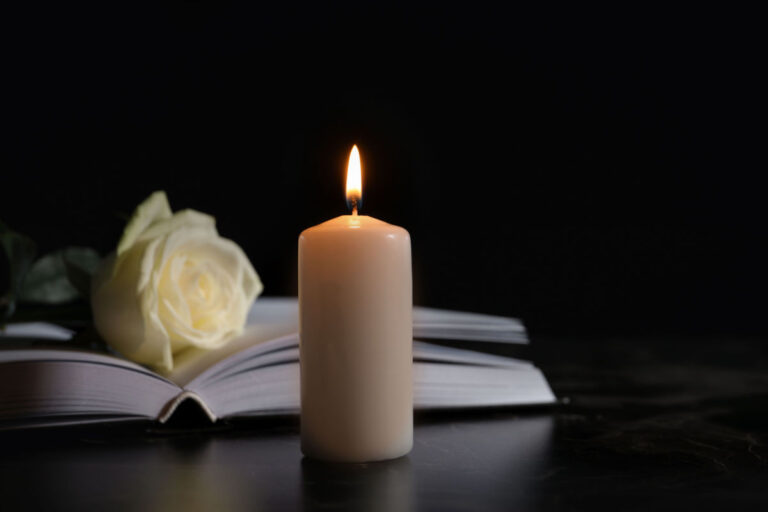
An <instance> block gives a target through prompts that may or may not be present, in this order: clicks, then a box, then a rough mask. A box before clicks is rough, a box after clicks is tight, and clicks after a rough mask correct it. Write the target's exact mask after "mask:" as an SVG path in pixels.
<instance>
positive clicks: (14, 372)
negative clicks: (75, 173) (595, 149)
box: [0, 298, 555, 429]
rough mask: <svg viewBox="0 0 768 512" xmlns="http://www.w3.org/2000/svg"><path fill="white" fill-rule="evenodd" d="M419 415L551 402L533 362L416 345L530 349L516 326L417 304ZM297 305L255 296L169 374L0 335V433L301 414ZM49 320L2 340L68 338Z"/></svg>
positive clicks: (416, 392)
mask: <svg viewBox="0 0 768 512" xmlns="http://www.w3.org/2000/svg"><path fill="white" fill-rule="evenodd" d="M413 319H414V325H413V332H414V338H415V340H416V341H414V347H413V358H414V406H415V407H416V408H417V409H430V408H459V407H480V406H502V405H522V404H547V403H552V402H554V401H555V397H554V395H553V394H552V391H551V390H550V388H549V385H548V384H547V381H546V379H545V378H544V376H543V375H542V373H541V372H540V371H539V370H538V369H537V368H536V367H534V366H533V365H532V364H531V363H529V362H526V361H521V360H517V359H512V358H508V357H503V356H498V355H492V354H487V353H483V352H478V351H474V350H465V349H459V348H453V347H446V346H442V345H435V344H433V343H428V342H426V341H423V340H427V339H443V340H476V341H491V342H502V343H527V337H526V333H525V328H524V327H523V325H522V323H521V322H520V321H519V320H516V319H513V318H503V317H496V316H489V315H481V314H475V313H463V312H456V311H445V310H436V309H427V308H419V307H416V308H414V315H413ZM297 324H298V305H297V301H296V299H295V298H261V299H259V300H258V301H256V303H255V304H254V306H253V307H252V309H251V311H250V313H249V316H248V325H247V326H246V329H245V331H244V333H243V334H242V335H241V336H240V337H238V338H236V339H235V340H233V341H232V342H231V343H229V344H227V345H226V346H224V347H222V348H220V349H217V350H213V351H202V350H188V351H186V352H185V353H183V354H182V356H181V357H180V358H178V360H177V363H176V368H175V369H174V371H173V372H172V373H171V374H170V375H167V376H161V375H158V374H156V373H154V372H152V371H150V370H148V369H147V368H145V367H143V366H140V365H137V364H134V363H132V362H130V361H126V360H125V359H121V358H118V357H113V356H109V355H105V354H100V353H96V352H87V351H83V350H74V349H66V348H5V349H3V342H4V340H3V339H2V338H0V429H2V428H6V429H7V428H25V427H32V426H53V425H65V424H79V423H94V422H105V421H121V420H122V421H125V420H138V419H150V420H158V421H160V422H161V423H164V422H166V421H167V420H168V419H169V418H170V417H171V416H172V415H173V413H174V411H175V410H176V409H177V407H178V406H179V404H181V403H182V402H184V401H185V400H193V401H195V402H197V403H198V404H199V406H200V407H201V408H202V410H203V411H204V412H205V414H206V415H207V416H208V417H209V418H210V420H211V421H212V422H213V421H217V420H218V419H226V418H232V417H241V416H253V415H268V414H295V413H298V411H299V339H298V326H297ZM71 335H72V333H69V332H68V331H66V330H63V329H61V328H57V327H56V326H52V325H49V324H35V325H30V324H26V325H21V324H19V325H17V326H14V325H10V326H8V328H7V329H6V332H5V333H4V335H3V336H5V337H8V336H15V337H37V338H47V339H59V340H61V339H66V338H67V337H68V336H71Z"/></svg>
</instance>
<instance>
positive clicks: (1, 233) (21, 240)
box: [0, 222, 37, 324]
mask: <svg viewBox="0 0 768 512" xmlns="http://www.w3.org/2000/svg"><path fill="white" fill-rule="evenodd" d="M0 247H1V248H2V250H3V251H4V252H5V255H6V257H7V259H8V290H7V291H6V292H5V295H3V296H2V297H0V324H2V323H3V322H4V321H5V320H7V319H9V318H10V317H11V316H12V315H13V312H14V311H15V310H16V300H17V298H18V296H19V294H20V293H21V288H22V286H23V284H24V281H25V278H26V276H27V273H28V272H29V270H30V268H31V266H32V262H33V261H34V259H35V254H36V253H37V246H36V245H35V243H34V242H33V241H32V240H31V239H30V238H28V237H26V236H24V235H22V234H19V233H16V232H15V231H11V229H10V228H8V227H7V226H6V225H5V224H3V223H2V222H0Z"/></svg>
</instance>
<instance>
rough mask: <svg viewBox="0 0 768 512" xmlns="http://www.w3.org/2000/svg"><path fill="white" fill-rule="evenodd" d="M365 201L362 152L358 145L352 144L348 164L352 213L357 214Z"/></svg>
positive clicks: (348, 191) (348, 203)
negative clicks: (361, 162)
mask: <svg viewBox="0 0 768 512" xmlns="http://www.w3.org/2000/svg"><path fill="white" fill-rule="evenodd" d="M362 202H363V185H362V177H361V167H360V152H359V151H358V150H357V145H354V146H352V152H351V153H350V154H349V165H347V205H348V206H349V208H350V209H352V215H357V210H358V209H359V208H360V204H361V203H362Z"/></svg>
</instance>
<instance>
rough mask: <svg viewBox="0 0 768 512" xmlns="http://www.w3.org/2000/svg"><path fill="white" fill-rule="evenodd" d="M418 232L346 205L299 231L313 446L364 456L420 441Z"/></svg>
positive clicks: (394, 452)
mask: <svg viewBox="0 0 768 512" xmlns="http://www.w3.org/2000/svg"><path fill="white" fill-rule="evenodd" d="M412 302H413V298H412V285H411V241H410V236H409V235H408V232H407V231H406V230H404V229H403V228H400V227H397V226H393V225H391V224H387V223H386V222H382V221H380V220H376V219H374V218H372V217H368V216H363V215H360V216H358V215H355V216H352V215H344V216H341V217H337V218H335V219H332V220H329V221H327V222H324V223H323V224H320V225H318V226H314V227H312V228H309V229H307V230H305V231H304V232H303V233H302V234H301V236H300V237H299V320H300V326H299V334H300V340H301V341H300V353H301V441H302V451H303V452H304V454H305V455H307V456H310V457H316V458H321V459H326V460H336V461H350V462H365V461H374V460H384V459H391V458H395V457H399V456H401V455H405V454H406V453H408V452H409V451H410V450H411V447H412V444H413V387H412V381H413V378H412V367H413V359H412V345H413V324H412V319H411V315H412V306H413V304H412Z"/></svg>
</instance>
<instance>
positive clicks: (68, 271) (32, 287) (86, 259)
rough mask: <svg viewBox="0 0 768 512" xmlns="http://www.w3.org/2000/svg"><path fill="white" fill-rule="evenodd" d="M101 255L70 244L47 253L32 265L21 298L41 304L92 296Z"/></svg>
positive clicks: (60, 302)
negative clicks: (93, 281)
mask: <svg viewBox="0 0 768 512" xmlns="http://www.w3.org/2000/svg"><path fill="white" fill-rule="evenodd" d="M98 264H99V255H98V253H97V252H96V251H94V250H93V249H88V248H86V247H68V248H66V249H62V250H58V251H54V252H52V253H50V254H46V255H45V256H43V257H42V258H40V259H39V260H37V261H36V262H35V264H34V265H32V268H31V269H30V271H29V273H28V274H27V278H26V279H25V281H24V285H23V287H22V289H21V292H20V294H19V299H20V300H23V301H25V302H36V303H39V304H63V303H66V302H71V301H73V300H75V299H76V298H78V297H79V296H83V297H85V298H88V296H89V289H90V279H91V275H92V274H93V272H94V271H95V269H96V267H97V266H98Z"/></svg>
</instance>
